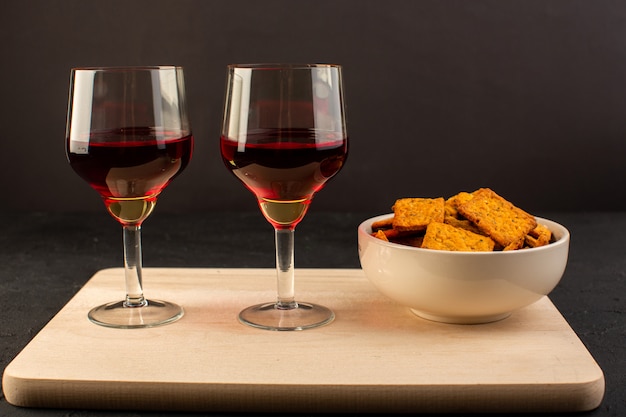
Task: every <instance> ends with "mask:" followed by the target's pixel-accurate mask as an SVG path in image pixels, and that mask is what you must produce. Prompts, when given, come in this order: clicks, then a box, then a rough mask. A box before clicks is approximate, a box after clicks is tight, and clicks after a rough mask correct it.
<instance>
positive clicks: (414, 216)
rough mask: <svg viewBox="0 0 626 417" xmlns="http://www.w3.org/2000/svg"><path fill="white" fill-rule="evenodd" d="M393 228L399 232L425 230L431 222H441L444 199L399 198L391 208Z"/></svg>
mask: <svg viewBox="0 0 626 417" xmlns="http://www.w3.org/2000/svg"><path fill="white" fill-rule="evenodd" d="M392 210H393V213H394V216H393V228H394V229H396V230H398V231H401V232H416V231H421V230H425V229H426V226H428V224H429V223H431V222H443V217H444V199H443V197H438V198H400V199H398V200H396V202H395V203H394V205H393V207H392Z"/></svg>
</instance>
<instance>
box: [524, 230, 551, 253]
mask: <svg viewBox="0 0 626 417" xmlns="http://www.w3.org/2000/svg"><path fill="white" fill-rule="evenodd" d="M551 239H552V232H551V231H550V229H548V228H547V227H546V226H544V225H543V224H537V227H535V228H534V229H533V230H531V231H530V232H528V234H527V235H526V237H525V239H524V240H525V243H526V245H527V246H529V247H531V248H537V247H539V246H545V245H547V244H548V243H550V240H551Z"/></svg>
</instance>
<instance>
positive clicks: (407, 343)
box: [2, 268, 604, 413]
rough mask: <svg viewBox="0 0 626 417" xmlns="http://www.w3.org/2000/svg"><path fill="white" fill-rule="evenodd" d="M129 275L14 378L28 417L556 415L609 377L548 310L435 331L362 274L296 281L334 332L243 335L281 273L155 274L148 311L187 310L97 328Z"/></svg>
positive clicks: (45, 343) (92, 292)
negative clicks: (142, 416)
mask: <svg viewBox="0 0 626 417" xmlns="http://www.w3.org/2000/svg"><path fill="white" fill-rule="evenodd" d="M123 285H124V276H123V269H121V268H114V269H106V270H102V271H99V272H98V273H96V274H95V275H94V276H93V277H92V278H91V279H90V280H89V282H88V283H87V284H86V285H85V286H84V287H83V288H82V289H81V290H80V291H79V292H78V293H77V294H76V296H75V297H74V298H72V299H71V300H70V301H69V302H68V304H67V305H66V306H65V307H64V308H63V309H61V311H60V312H59V313H58V314H57V315H56V316H55V317H54V318H53V319H52V320H51V321H50V322H49V323H48V324H47V325H46V326H45V327H44V328H43V329H42V330H41V332H40V333H39V334H37V335H36V336H35V337H34V338H33V340H32V341H31V342H30V343H29V344H28V345H27V346H26V347H25V348H24V349H23V350H22V352H21V353H19V354H18V356H16V357H15V359H14V360H13V361H12V362H11V363H10V364H9V365H8V366H7V368H6V369H5V371H4V375H3V381H2V382H3V390H4V395H5V397H6V399H7V401H8V402H9V403H11V404H13V405H16V406H24V407H61V408H96V409H125V410H128V409H142V410H172V411H235V412H237V411H258V412H285V411H288V412H295V411H305V412H326V411H334V412H381V413H392V412H561V411H585V410H590V409H593V408H596V407H598V405H599V404H600V403H601V401H602V398H603V396H604V375H603V373H602V370H601V369H600V368H599V366H598V365H597V363H596V362H595V360H594V359H593V357H592V356H591V355H590V354H589V352H588V351H587V349H586V348H585V346H584V345H583V344H582V342H581V341H580V339H579V338H578V337H577V336H576V334H575V333H574V332H573V331H572V329H571V328H570V326H569V325H568V324H567V322H566V321H565V319H564V318H563V317H562V316H561V314H560V313H559V311H558V310H557V309H556V308H555V306H554V305H553V304H552V302H551V301H550V300H549V299H548V298H547V297H544V298H543V299H541V300H539V301H538V302H536V303H535V304H533V305H531V306H529V307H527V308H525V309H522V310H520V311H518V312H515V313H514V314H512V315H511V316H510V317H508V318H506V319H504V320H502V321H499V322H495V323H489V324H480V325H453V324H442V323H436V322H431V321H427V320H424V319H421V318H419V317H417V316H415V315H413V314H412V313H411V312H410V311H409V310H408V309H407V308H404V307H402V306H399V305H397V304H395V303H394V302H392V301H390V300H388V299H387V298H386V297H384V296H382V295H380V294H379V293H378V292H377V291H376V289H375V288H374V287H373V286H372V285H371V284H370V283H369V282H368V281H367V279H366V278H365V276H364V275H363V272H362V271H361V270H360V269H300V270H297V271H296V294H297V296H298V297H297V298H298V299H299V300H301V301H311V302H319V303H322V304H324V305H326V306H328V307H330V308H332V309H333V310H334V311H335V313H336V319H335V321H334V322H332V323H331V324H330V325H328V326H325V327H321V328H317V329H312V330H305V331H299V332H271V331H265V330H259V329H254V328H250V327H247V326H244V325H242V324H240V323H239V322H238V321H237V314H238V312H239V311H240V310H241V309H243V308H244V307H247V306H248V305H251V304H255V303H257V302H264V301H269V300H273V299H274V298H275V275H274V270H273V269H167V268H146V269H145V270H144V289H145V293H146V296H147V297H148V298H161V299H167V300H171V301H174V302H177V303H180V304H181V305H183V306H184V309H185V315H184V317H183V318H182V319H181V320H179V321H178V322H175V323H172V324H169V325H166V326H162V327H156V328H150V329H127V330H120V329H110V328H104V327H100V326H97V325H95V324H92V323H91V322H89V321H88V319H87V311H88V310H89V309H90V308H91V307H93V306H95V305H97V304H101V303H104V302H108V301H112V300H116V299H120V298H121V297H122V296H123V292H124V287H123Z"/></svg>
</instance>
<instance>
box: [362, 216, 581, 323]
mask: <svg viewBox="0 0 626 417" xmlns="http://www.w3.org/2000/svg"><path fill="white" fill-rule="evenodd" d="M392 216H393V214H386V215H382V216H377V217H373V218H370V219H368V220H365V221H364V222H363V223H361V224H360V225H359V227H358V244H359V259H360V262H361V267H362V268H363V271H364V272H365V276H366V277H367V278H368V279H369V280H370V281H371V282H372V284H374V286H375V287H376V288H378V290H379V291H380V292H381V293H383V294H384V295H385V296H387V297H389V298H391V299H393V300H395V301H396V302H398V303H400V304H402V305H405V306H407V307H409V308H410V309H411V311H413V313H415V314H417V315H418V316H420V317H423V318H426V319H429V320H434V321H440V322H446V323H466V324H469V323H487V322H492V321H496V320H501V319H503V318H505V317H508V316H509V315H510V314H511V313H512V312H513V311H515V310H518V309H520V308H522V307H526V306H528V305H530V304H532V303H534V302H535V301H537V300H539V299H540V298H542V297H543V296H544V295H547V294H549V293H550V291H552V290H553V289H554V287H556V285H557V284H558V283H559V281H560V280H561V277H562V276H563V273H564V272H565V267H566V264H567V258H568V254H569V241H570V235H569V231H568V230H567V229H566V228H565V227H563V226H562V225H560V224H558V223H556V222H553V221H551V220H548V219H543V218H540V217H537V218H536V219H537V221H538V222H539V223H541V224H543V225H545V226H547V227H548V228H549V229H550V230H551V231H552V233H553V235H554V237H555V238H556V241H555V242H553V243H550V244H549V245H546V246H542V247H537V248H531V249H520V250H514V251H506V252H501V251H500V252H453V251H443V250H433V249H422V248H415V247H411V246H405V245H400V244H396V243H391V242H386V241H383V240H381V239H377V238H375V237H373V236H371V234H370V233H371V232H372V227H371V226H372V223H373V222H375V221H377V220H382V219H385V218H389V217H392Z"/></svg>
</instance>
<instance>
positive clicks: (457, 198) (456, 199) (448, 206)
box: [444, 191, 473, 219]
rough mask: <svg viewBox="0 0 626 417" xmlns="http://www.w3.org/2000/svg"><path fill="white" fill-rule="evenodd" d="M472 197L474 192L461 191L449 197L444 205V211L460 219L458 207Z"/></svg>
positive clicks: (447, 214)
mask: <svg viewBox="0 0 626 417" xmlns="http://www.w3.org/2000/svg"><path fill="white" fill-rule="evenodd" d="M472 197H473V195H472V193H468V192H466V191H461V192H460V193H458V194H455V195H453V196H452V197H449V198H448V199H447V200H446V202H445V205H444V211H445V214H446V216H451V217H455V218H457V219H458V218H459V216H460V215H459V209H458V207H459V205H460V204H463V203H465V202H466V201H469V200H471V198H472Z"/></svg>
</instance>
